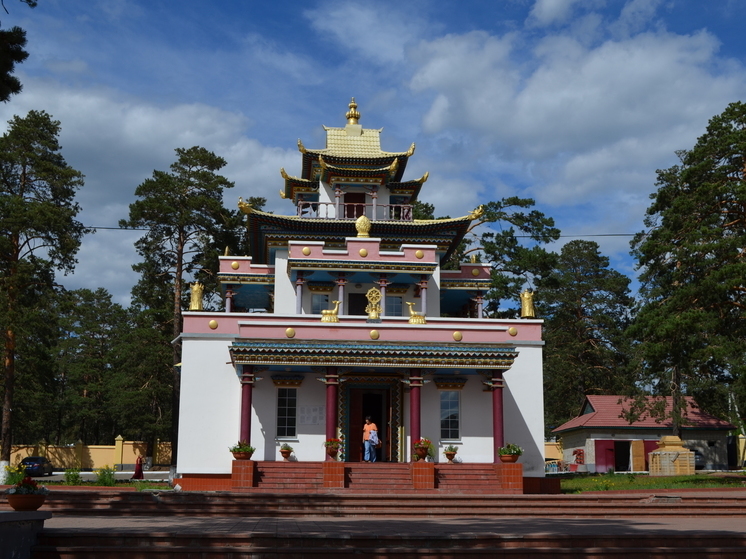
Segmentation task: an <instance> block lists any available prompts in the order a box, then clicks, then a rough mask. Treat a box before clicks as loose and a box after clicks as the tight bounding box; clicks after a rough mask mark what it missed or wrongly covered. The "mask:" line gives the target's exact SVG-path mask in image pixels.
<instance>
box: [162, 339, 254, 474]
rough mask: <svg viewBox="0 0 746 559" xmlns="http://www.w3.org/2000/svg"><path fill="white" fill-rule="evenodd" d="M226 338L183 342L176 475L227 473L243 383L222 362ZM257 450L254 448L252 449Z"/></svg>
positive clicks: (229, 341)
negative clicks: (229, 448) (177, 473)
mask: <svg viewBox="0 0 746 559" xmlns="http://www.w3.org/2000/svg"><path fill="white" fill-rule="evenodd" d="M232 342H233V338H232V337H230V338H228V337H219V336H213V337H207V336H205V337H204V338H191V337H190V338H184V343H183V348H182V363H183V365H182V367H181V406H180V415H179V448H178V457H177V461H178V464H177V471H178V472H179V473H205V474H207V473H210V474H213V473H230V471H231V461H232V460H233V456H232V455H231V453H230V452H229V451H228V447H230V446H232V445H234V444H235V443H236V442H237V441H238V437H239V434H240V417H241V383H240V381H239V379H238V376H237V375H236V370H235V368H234V367H233V366H232V365H231V364H230V363H228V364H226V361H227V360H228V357H229V355H228V348H229V347H230V344H231V343H232ZM254 446H256V445H254Z"/></svg>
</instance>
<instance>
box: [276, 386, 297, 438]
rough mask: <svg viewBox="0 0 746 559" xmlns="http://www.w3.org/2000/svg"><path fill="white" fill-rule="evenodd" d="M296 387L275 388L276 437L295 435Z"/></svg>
mask: <svg viewBox="0 0 746 559" xmlns="http://www.w3.org/2000/svg"><path fill="white" fill-rule="evenodd" d="M297 395H298V389H297V388H278V389H277V437H278V438H282V437H295V435H296V433H295V410H296V404H297V398H298V396H297Z"/></svg>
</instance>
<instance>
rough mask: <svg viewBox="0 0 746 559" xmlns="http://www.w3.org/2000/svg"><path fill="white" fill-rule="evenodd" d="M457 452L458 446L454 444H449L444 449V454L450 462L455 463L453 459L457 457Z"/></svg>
mask: <svg viewBox="0 0 746 559" xmlns="http://www.w3.org/2000/svg"><path fill="white" fill-rule="evenodd" d="M457 452H458V447H457V446H454V445H452V444H449V445H448V446H447V447H445V448H444V449H443V456H445V457H446V460H448V463H449V464H453V459H454V458H455V457H456V453H457Z"/></svg>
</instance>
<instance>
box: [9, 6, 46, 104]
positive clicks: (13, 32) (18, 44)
mask: <svg viewBox="0 0 746 559" xmlns="http://www.w3.org/2000/svg"><path fill="white" fill-rule="evenodd" d="M21 2H22V3H23V4H26V5H28V6H29V7H30V8H35V7H36V4H37V2H36V0H21ZM2 7H3V9H5V13H8V9H7V8H5V4H4V3H2ZM25 46H26V32H25V31H24V30H23V29H21V28H20V27H11V28H10V29H2V30H0V101H3V102H7V101H8V100H9V99H10V96H11V95H15V94H16V93H20V92H21V89H22V87H23V86H21V82H20V81H19V80H18V78H16V77H15V76H14V75H13V72H14V71H15V67H16V64H20V63H21V62H23V61H24V60H26V59H27V58H28V53H27V52H26V51H25V50H24V47H25Z"/></svg>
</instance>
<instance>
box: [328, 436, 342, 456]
mask: <svg viewBox="0 0 746 559" xmlns="http://www.w3.org/2000/svg"><path fill="white" fill-rule="evenodd" d="M324 446H325V447H326V453H327V454H328V455H329V456H331V457H332V458H334V459H336V458H337V453H339V448H340V447H341V446H342V439H326V441H324Z"/></svg>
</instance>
